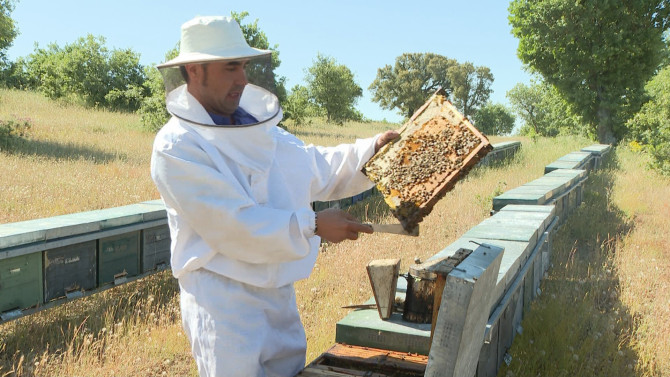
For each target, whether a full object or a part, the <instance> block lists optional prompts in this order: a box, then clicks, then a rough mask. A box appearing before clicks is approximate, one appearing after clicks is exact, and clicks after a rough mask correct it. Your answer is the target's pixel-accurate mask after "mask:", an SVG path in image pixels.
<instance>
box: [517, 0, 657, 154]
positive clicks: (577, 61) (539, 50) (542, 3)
mask: <svg viewBox="0 0 670 377" xmlns="http://www.w3.org/2000/svg"><path fill="white" fill-rule="evenodd" d="M509 12H510V16H509V20H510V23H511V25H512V27H513V28H512V33H513V34H514V35H515V36H516V37H517V38H518V39H519V47H518V51H517V53H518V56H519V58H520V59H521V61H522V62H524V63H525V64H527V65H528V66H530V68H531V69H532V70H534V71H536V72H538V73H540V74H541V75H542V76H543V77H544V79H545V80H546V82H547V83H549V84H550V85H553V86H555V87H556V88H557V89H558V92H559V93H560V95H561V96H562V97H564V98H565V99H566V100H567V101H568V102H569V103H570V104H571V105H572V106H573V108H574V110H575V112H576V113H578V114H579V115H581V116H582V117H583V119H584V121H586V122H587V124H588V125H589V126H590V131H591V132H592V133H595V134H597V136H598V140H599V141H600V142H603V143H612V142H615V141H616V140H617V139H619V138H621V137H622V136H623V134H624V133H625V129H624V127H623V125H624V122H625V120H626V119H627V118H628V117H630V116H631V114H634V113H635V112H636V111H637V109H639V107H640V106H641V103H642V101H643V98H644V97H643V88H644V84H645V83H646V81H647V80H648V79H649V78H650V77H651V76H652V75H653V74H654V72H655V71H656V69H657V68H658V65H659V63H660V62H661V59H662V56H663V47H664V46H663V38H662V34H663V31H664V30H665V29H666V27H667V24H668V13H669V12H670V6H669V5H668V1H667V0H625V1H621V0H513V1H512V2H511V3H510V6H509Z"/></svg>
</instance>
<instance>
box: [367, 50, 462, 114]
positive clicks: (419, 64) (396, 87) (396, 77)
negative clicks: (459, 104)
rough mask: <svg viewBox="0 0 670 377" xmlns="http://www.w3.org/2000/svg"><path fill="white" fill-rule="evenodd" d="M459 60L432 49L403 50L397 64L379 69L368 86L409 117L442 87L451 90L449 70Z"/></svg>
mask: <svg viewBox="0 0 670 377" xmlns="http://www.w3.org/2000/svg"><path fill="white" fill-rule="evenodd" d="M457 64H458V63H457V62H456V60H454V59H449V58H447V57H444V56H442V55H437V54H432V53H426V54H420V53H413V54H409V53H406V54H402V55H400V56H398V57H397V58H396V60H395V65H394V66H393V67H391V66H390V65H386V66H384V67H383V68H380V69H378V70H377V77H376V78H375V80H374V81H373V82H372V84H370V87H369V88H368V89H370V90H371V91H372V94H373V97H372V100H373V101H374V102H378V103H379V104H380V106H381V108H383V109H387V110H393V109H397V110H398V111H400V113H401V114H402V115H404V116H405V117H408V118H409V117H411V116H412V114H414V112H415V111H416V110H417V109H418V108H419V107H421V105H423V104H424V103H425V102H426V100H427V99H428V98H429V97H430V96H431V95H433V93H435V91H436V90H437V89H438V88H442V89H443V90H444V91H445V92H446V93H447V94H450V93H451V91H452V85H451V82H450V80H449V78H448V76H447V72H448V70H449V68H450V67H452V66H455V65H457Z"/></svg>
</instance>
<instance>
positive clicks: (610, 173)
mask: <svg viewBox="0 0 670 377" xmlns="http://www.w3.org/2000/svg"><path fill="white" fill-rule="evenodd" d="M0 117H1V118H2V119H8V118H10V117H14V118H23V117H30V118H31V121H32V127H31V128H30V130H29V133H28V136H27V138H26V139H25V140H24V142H23V143H20V144H19V145H18V146H17V147H16V148H14V149H13V150H11V151H2V152H0V176H1V177H2V179H1V180H0V223H5V222H14V221H21V220H27V219H33V218H39V217H49V216H54V215H59V214H64V213H73V212H81V211H87V210H91V209H98V208H106V207H113V206H118V205H124V204H130V203H136V202H140V201H144V200H150V199H157V198H158V194H157V192H156V190H155V188H154V186H153V183H152V182H151V179H150V177H149V158H150V151H151V143H152V141H153V135H152V134H150V133H147V132H145V131H142V130H141V126H140V124H139V118H138V117H137V116H135V115H129V114H116V113H109V112H101V111H93V110H86V109H82V108H79V107H75V106H63V105H59V104H57V103H54V102H51V101H47V100H46V99H44V98H43V97H41V96H39V95H37V94H35V93H26V92H16V91H0ZM398 127H399V125H393V124H388V123H375V122H371V123H348V124H345V125H344V126H337V125H329V124H326V123H323V121H320V120H318V119H314V120H312V123H311V125H309V126H305V127H304V128H299V129H293V128H292V127H291V126H290V125H289V127H288V128H289V130H291V131H292V132H294V133H296V134H297V135H298V136H299V137H301V138H303V139H304V140H305V141H306V142H308V143H314V144H323V145H333V144H337V143H340V142H350V141H353V140H354V139H355V138H357V137H368V136H372V135H374V134H375V133H378V132H382V131H384V130H386V129H392V128H398ZM504 140H519V141H521V142H522V148H521V150H520V152H519V153H518V154H517V155H516V156H515V157H514V158H513V159H512V160H511V161H510V162H509V163H506V164H502V165H500V166H493V167H484V168H476V169H474V170H473V171H472V172H471V173H470V174H469V175H468V176H467V177H466V178H465V179H463V180H462V181H460V182H459V183H458V184H457V185H456V187H454V189H453V190H452V191H450V192H449V193H447V195H446V196H445V197H444V199H442V200H441V201H440V202H438V203H437V205H436V206H435V207H434V209H433V211H432V213H431V214H430V215H429V216H427V217H426V218H425V220H424V221H423V222H422V224H421V236H420V237H419V238H407V237H402V236H394V235H383V234H373V235H362V236H361V237H360V238H359V240H357V241H350V242H343V243H341V244H324V245H323V247H322V249H321V252H320V253H319V256H318V259H317V266H316V267H315V269H314V271H313V273H312V275H311V276H310V277H309V278H308V279H306V280H303V281H300V282H298V283H297V284H296V293H297V296H298V305H299V307H300V313H301V317H302V319H303V322H304V325H305V328H306V333H307V341H308V350H307V352H308V354H307V361H308V362H309V361H311V360H313V359H315V358H316V357H318V355H319V354H320V353H322V352H323V351H325V350H326V349H327V348H328V347H329V346H331V345H332V344H333V343H334V338H335V323H336V322H337V321H338V320H340V319H341V318H343V317H344V316H345V315H346V314H347V313H348V311H347V310H345V309H342V308H341V307H342V306H344V305H349V304H356V303H362V302H364V301H366V300H367V299H368V298H370V297H371V296H372V292H371V289H370V287H369V283H368V278H367V274H366V270H365V266H366V265H367V263H369V262H370V261H371V260H373V259H384V258H392V257H393V258H401V260H402V264H401V270H402V271H406V270H407V268H408V267H409V264H411V263H413V260H414V258H415V257H419V258H421V259H424V260H425V259H426V258H428V257H430V256H432V255H434V254H436V253H437V252H439V251H440V250H441V249H442V248H443V247H445V246H447V245H448V244H449V243H451V242H453V241H454V240H456V239H457V238H459V237H460V236H461V235H462V234H463V233H465V232H466V231H467V230H468V229H470V228H471V227H473V226H474V225H476V224H478V223H479V222H481V221H482V220H483V219H485V218H486V217H487V216H488V214H489V210H490V209H491V199H492V198H493V196H495V195H496V194H498V193H500V192H501V191H505V190H509V189H511V188H514V187H517V186H519V185H522V184H524V183H526V182H528V181H531V180H533V179H536V178H538V177H540V176H542V174H543V169H544V166H545V165H547V164H548V163H550V162H552V161H554V160H555V159H557V158H558V157H560V156H562V155H564V154H566V153H569V152H572V151H576V150H579V149H580V148H582V147H584V146H586V145H589V144H592V142H591V141H589V140H586V139H583V138H577V137H562V138H556V139H542V138H539V139H537V140H530V139H527V138H523V137H513V138H491V141H492V142H494V143H495V142H499V141H504ZM615 157H616V158H615V159H614V162H613V163H611V164H610V165H609V166H607V167H606V169H603V170H602V171H600V172H598V173H596V174H594V175H592V176H591V177H589V180H588V187H587V189H586V193H585V203H584V205H583V206H582V207H580V208H579V209H578V210H577V212H576V213H574V214H573V215H572V216H571V217H570V219H569V220H568V221H567V223H566V224H565V225H564V226H563V227H562V228H561V229H560V230H559V232H558V234H557V235H556V238H555V239H554V255H553V267H552V268H551V269H550V271H549V273H548V274H547V277H546V278H545V279H544V281H543V283H542V295H541V296H540V297H539V298H538V299H537V300H536V301H535V302H534V303H533V305H532V309H531V310H530V311H529V312H528V313H527V315H526V317H525V319H524V321H523V323H522V327H523V333H522V334H521V335H519V336H517V338H516V339H515V342H514V344H513V346H512V349H511V350H510V354H511V355H512V362H511V364H510V365H509V366H507V365H504V367H503V369H502V370H501V371H500V375H502V376H505V375H519V376H520V375H524V376H526V375H527V376H537V375H544V376H561V375H565V376H593V375H610V376H627V375H632V376H667V375H670V360H669V359H670V357H668V355H670V347H669V346H668V339H669V338H670V337H668V336H667V335H666V334H668V333H670V328H669V327H668V326H669V325H668V324H670V313H668V308H670V297H669V294H668V286H669V285H670V276H669V274H668V271H670V265H668V261H670V258H669V257H670V256H669V255H668V250H669V249H670V246H668V245H670V241H669V239H668V237H669V236H668V235H667V233H668V232H667V231H663V230H664V229H670V224H669V222H670V204H669V203H670V199H668V198H670V192H669V190H670V189H669V187H670V184H669V183H670V182H669V181H668V179H667V178H663V177H660V176H658V175H656V174H654V173H653V172H650V171H647V170H645V166H646V159H645V156H644V155H640V154H636V153H632V152H630V151H628V150H626V149H618V150H617V151H616V154H615ZM350 211H351V212H352V213H354V214H355V216H356V217H358V218H360V219H362V220H365V221H375V222H393V221H395V220H394V218H393V217H392V216H391V215H390V214H389V211H388V208H387V207H386V205H385V204H384V203H383V201H382V200H381V198H380V197H371V198H368V199H366V200H364V201H363V202H361V203H359V204H357V205H355V206H353V207H351V208H350ZM34 375H49V376H74V375H79V376H99V377H105V376H119V375H123V376H148V375H151V376H156V375H158V376H160V375H166V376H195V375H197V371H196V369H195V364H194V362H193V360H192V359H191V357H190V350H189V345H188V342H187V341H186V339H185V336H184V333H183V331H182V329H181V324H180V316H179V307H178V288H177V285H176V283H175V280H174V279H173V278H172V277H171V275H170V273H169V272H167V271H166V272H162V273H158V274H156V275H153V276H151V277H148V278H145V279H141V280H139V281H136V282H133V283H129V284H126V285H124V286H121V287H118V288H114V289H111V290H107V291H105V292H102V293H99V294H96V295H93V296H90V297H87V298H83V299H79V300H76V301H73V302H70V303H68V304H65V305H62V306H59V307H56V308H53V309H49V310H45V311H42V312H39V313H36V314H34V315H31V316H28V317H24V318H21V319H18V320H15V321H12V322H9V323H7V324H4V325H1V326H0V377H4V376H7V377H9V376H12V377H15V376H16V377H18V376H34Z"/></svg>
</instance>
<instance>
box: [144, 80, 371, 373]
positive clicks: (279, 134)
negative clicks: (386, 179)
mask: <svg viewBox="0 0 670 377" xmlns="http://www.w3.org/2000/svg"><path fill="white" fill-rule="evenodd" d="M167 106H168V109H169V110H170V112H171V113H172V114H173V115H177V116H178V117H177V116H173V117H172V118H171V119H170V121H169V122H168V123H167V124H166V125H165V126H164V127H163V128H162V129H161V130H160V132H159V133H158V135H157V137H156V139H155V142H154V148H153V154H152V160H151V175H152V178H153V180H154V181H155V183H156V185H157V187H158V190H159V192H160V194H161V197H162V198H163V201H164V203H165V206H166V209H167V214H168V221H169V226H170V234H171V237H172V257H171V266H172V271H173V273H174V276H175V277H177V278H178V279H179V284H180V290H181V310H182V322H183V325H184V329H185V331H186V334H187V336H188V337H189V340H190V342H191V346H192V352H193V356H194V358H195V360H196V363H197V364H198V369H199V371H200V374H201V376H266V375H267V376H293V375H295V374H296V373H297V372H299V371H300V370H301V369H302V368H303V367H304V364H305V349H306V341H305V333H304V329H303V326H302V324H301V322H300V317H299V314H298V311H297V307H296V300H295V293H294V289H293V282H295V281H297V280H299V279H304V278H306V277H308V276H309V274H310V272H311V270H312V267H313V266H314V262H315V260H316V257H317V252H318V248H319V244H320V238H319V237H318V236H316V235H315V234H314V231H315V213H314V211H313V210H312V208H311V206H310V203H311V202H312V201H317V200H318V201H326V200H333V199H339V198H343V197H349V196H352V195H355V194H358V193H360V192H362V191H364V190H366V189H369V188H371V187H372V185H373V184H372V182H371V181H370V180H369V179H368V178H367V177H365V175H363V174H362V173H361V169H362V167H363V165H364V163H365V162H367V161H368V160H369V159H370V157H371V156H372V155H373V153H374V148H375V141H376V138H370V139H364V140H358V141H356V142H355V143H354V144H347V145H340V146H337V147H331V148H323V147H315V146H312V145H305V144H304V143H303V142H301V141H300V140H299V139H297V138H296V137H295V136H293V135H291V134H289V133H288V132H286V131H284V130H282V129H281V128H279V127H277V124H278V123H279V121H280V120H281V110H280V108H279V104H278V101H277V98H276V97H275V96H274V95H272V94H271V93H270V92H268V91H266V90H264V89H262V88H259V87H256V86H253V85H247V87H246V89H245V90H244V92H243V95H242V98H241V102H240V106H241V107H242V108H243V109H245V110H246V111H247V112H248V113H250V114H251V115H253V116H254V117H255V118H256V119H258V120H259V121H260V122H261V123H259V124H257V125H253V126H249V127H241V126H238V127H216V126H203V125H196V124H193V123H191V122H188V121H185V120H184V119H188V120H191V121H195V122H198V123H204V124H211V125H213V122H212V120H211V118H210V116H209V115H208V113H207V112H206V111H205V109H204V108H203V107H202V105H200V103H199V102H198V101H197V100H196V99H195V98H194V97H193V96H192V95H191V94H190V93H188V91H187V90H186V87H185V85H184V86H181V87H179V88H177V89H175V90H174V91H172V92H171V93H170V94H169V96H168V98H167ZM179 117H181V118H183V119H180V118H179Z"/></svg>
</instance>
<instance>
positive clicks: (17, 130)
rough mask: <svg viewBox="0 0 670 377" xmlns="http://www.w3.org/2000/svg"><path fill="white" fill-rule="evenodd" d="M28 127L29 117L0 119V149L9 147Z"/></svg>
mask: <svg viewBox="0 0 670 377" xmlns="http://www.w3.org/2000/svg"><path fill="white" fill-rule="evenodd" d="M30 127H32V121H31V120H30V118H18V119H9V120H0V150H6V149H11V148H12V147H13V146H14V145H15V144H16V143H17V142H18V141H19V140H21V139H22V138H23V137H24V136H26V135H27V134H28V130H29V129H30Z"/></svg>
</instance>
